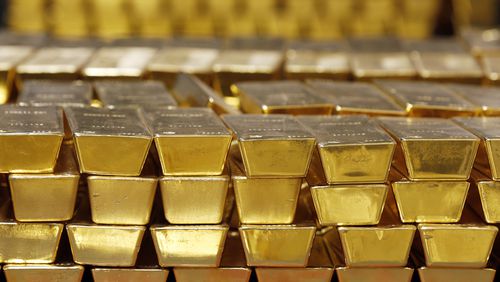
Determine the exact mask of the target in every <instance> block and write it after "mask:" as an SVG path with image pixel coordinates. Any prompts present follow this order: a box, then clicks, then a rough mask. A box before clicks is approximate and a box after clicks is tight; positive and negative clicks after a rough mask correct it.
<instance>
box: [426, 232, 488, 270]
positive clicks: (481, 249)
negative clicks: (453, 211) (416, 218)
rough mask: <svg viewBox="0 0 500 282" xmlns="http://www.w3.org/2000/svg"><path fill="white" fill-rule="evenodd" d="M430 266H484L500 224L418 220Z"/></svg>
mask: <svg viewBox="0 0 500 282" xmlns="http://www.w3.org/2000/svg"><path fill="white" fill-rule="evenodd" d="M418 231H419V233H420V238H421V240H422V245H423V250H424V254H425V264H426V265H427V266H428V267H460V268H467V267H470V268H483V267H486V264H487V262H488V258H489V256H490V253H491V250H492V248H493V243H494V242H495V237H496V235H497V232H498V228H497V227H495V226H491V225H477V224H475V225H474V224H419V225H418Z"/></svg>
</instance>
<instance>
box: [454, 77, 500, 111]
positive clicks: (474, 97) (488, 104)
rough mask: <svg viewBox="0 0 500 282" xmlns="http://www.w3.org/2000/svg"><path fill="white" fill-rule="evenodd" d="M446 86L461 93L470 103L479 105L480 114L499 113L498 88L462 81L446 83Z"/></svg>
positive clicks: (499, 89)
mask: <svg viewBox="0 0 500 282" xmlns="http://www.w3.org/2000/svg"><path fill="white" fill-rule="evenodd" d="M445 87H446V88H449V89H451V90H452V91H454V92H455V93H457V94H459V95H461V96H462V97H464V98H465V99H467V100H469V101H471V102H472V103H474V104H476V105H479V106H481V109H482V113H481V114H482V115H484V116H499V115H500V88H499V87H485V86H480V85H469V84H463V83H450V84H446V86H445Z"/></svg>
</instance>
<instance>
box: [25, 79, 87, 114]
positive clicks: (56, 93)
mask: <svg viewBox="0 0 500 282" xmlns="http://www.w3.org/2000/svg"><path fill="white" fill-rule="evenodd" d="M92 95H93V93H92V86H91V85H90V83H88V82H85V81H71V82H69V81H62V80H26V81H24V83H23V90H22V91H21V93H20V94H19V96H18V97H17V103H18V104H19V105H22V106H36V107H44V106H62V107H65V106H68V107H85V106H90V104H91V103H92Z"/></svg>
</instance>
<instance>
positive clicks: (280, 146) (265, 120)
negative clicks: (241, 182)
mask: <svg viewBox="0 0 500 282" xmlns="http://www.w3.org/2000/svg"><path fill="white" fill-rule="evenodd" d="M223 120H224V122H226V124H227V125H228V126H229V127H230V128H231V129H232V130H233V132H234V133H235V135H236V137H237V138H238V145H239V149H240V152H241V158H242V159H243V163H244V167H245V175H246V176H247V177H276V176H279V177H304V176H305V175H306V173H307V169H308V167H309V162H310V160H311V155H312V151H313V148H314V143H315V140H314V137H313V136H312V135H311V134H310V133H309V132H308V131H307V130H306V129H305V128H304V127H303V126H302V125H301V124H300V123H298V122H297V120H296V119H294V118H293V117H292V116H288V115H267V116H266V115H225V116H223Z"/></svg>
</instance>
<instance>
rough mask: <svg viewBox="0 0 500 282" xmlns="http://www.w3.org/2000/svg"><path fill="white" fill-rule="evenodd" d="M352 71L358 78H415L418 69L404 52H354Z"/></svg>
mask: <svg viewBox="0 0 500 282" xmlns="http://www.w3.org/2000/svg"><path fill="white" fill-rule="evenodd" d="M351 60H352V72H353V74H354V77H355V78H356V79H360V80H366V79H373V78H407V79H409V78H413V77H415V76H416V75H417V71H416V70H415V67H414V66H413V64H412V62H411V60H410V57H409V56H408V55H407V54H406V53H403V52H391V53H385V52H381V53H354V54H353V55H352V56H351Z"/></svg>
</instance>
